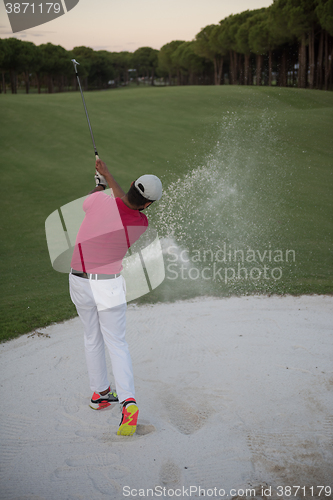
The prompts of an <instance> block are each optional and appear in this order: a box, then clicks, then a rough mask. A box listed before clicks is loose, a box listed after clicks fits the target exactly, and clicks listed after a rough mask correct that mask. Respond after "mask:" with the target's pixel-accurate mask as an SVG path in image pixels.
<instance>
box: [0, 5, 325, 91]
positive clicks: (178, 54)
mask: <svg viewBox="0 0 333 500" xmlns="http://www.w3.org/2000/svg"><path fill="white" fill-rule="evenodd" d="M73 58H75V59H77V60H78V61H79V63H80V66H79V75H80V80H81V82H82V85H83V87H84V88H85V90H88V89H102V88H108V87H109V86H110V85H113V86H119V85H127V84H128V83H129V82H130V81H131V80H132V81H136V82H137V83H140V81H142V80H144V81H146V82H149V83H150V84H152V85H154V84H156V83H163V84H168V85H213V84H215V85H222V84H231V85H236V84H238V85H278V86H282V87H286V86H298V87H299V88H306V87H307V88H311V89H314V88H317V89H325V90H329V89H330V90H331V89H332V88H333V81H332V80H333V78H332V76H333V75H332V73H333V68H332V59H333V0H274V1H273V3H272V5H271V6H270V7H268V8H262V9H256V10H246V11H244V12H241V13H240V14H235V15H234V14H233V15H230V16H228V17H226V18H225V19H222V20H221V21H220V22H219V23H218V24H216V25H214V24H213V25H209V26H206V27H205V28H203V29H202V30H201V31H200V32H199V33H198V34H197V35H196V36H195V38H194V40H192V41H184V40H173V41H171V42H170V43H167V44H165V45H163V47H161V49H160V50H159V51H158V50H155V49H152V48H151V47H141V48H139V49H137V50H136V51H135V52H133V53H131V52H125V51H123V52H109V51H106V50H98V51H95V50H93V49H91V48H89V47H84V46H81V47H75V48H74V49H73V50H72V51H67V50H66V49H64V48H63V47H61V46H60V45H53V44H51V43H47V44H42V45H39V46H36V45H35V44H33V43H32V42H24V41H21V40H18V39H16V38H7V39H0V71H1V82H0V88H1V92H6V91H7V88H10V89H11V91H12V93H16V92H17V88H18V86H22V84H23V85H24V86H25V91H26V92H27V93H29V90H30V88H31V86H33V87H35V88H36V89H37V91H38V92H39V93H40V92H41V91H42V89H44V91H47V92H49V93H52V92H54V91H59V92H62V91H64V90H70V89H76V88H77V82H76V78H75V75H74V71H73V65H72V63H71V59H73Z"/></svg>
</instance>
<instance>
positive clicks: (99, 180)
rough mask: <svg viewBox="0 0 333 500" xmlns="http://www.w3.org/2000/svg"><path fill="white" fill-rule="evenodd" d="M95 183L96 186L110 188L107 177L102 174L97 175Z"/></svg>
mask: <svg viewBox="0 0 333 500" xmlns="http://www.w3.org/2000/svg"><path fill="white" fill-rule="evenodd" d="M95 182H96V186H103V188H104V189H106V188H107V187H108V183H107V182H106V179H105V177H104V176H103V175H101V174H100V173H96V174H95Z"/></svg>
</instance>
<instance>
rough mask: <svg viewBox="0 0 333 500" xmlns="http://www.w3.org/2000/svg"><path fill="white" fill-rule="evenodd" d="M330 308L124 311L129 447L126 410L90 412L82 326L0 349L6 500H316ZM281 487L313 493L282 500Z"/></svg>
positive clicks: (291, 303) (328, 423)
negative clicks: (134, 408)
mask: <svg viewBox="0 0 333 500" xmlns="http://www.w3.org/2000/svg"><path fill="white" fill-rule="evenodd" d="M332 306H333V297H324V296H303V297H299V298H297V297H249V298H246V297H243V298H230V299H204V300H195V301H189V302H178V303H175V304H158V305H154V306H142V307H137V306H135V305H130V306H129V308H128V328H127V339H128V342H129V344H130V351H131V354H132V360H133V365H134V373H135V382H136V390H137V394H136V396H137V401H138V404H139V408H140V416H139V424H140V425H139V426H138V432H137V434H136V435H135V436H133V437H120V436H117V435H116V431H117V428H118V424H119V420H120V413H119V405H115V407H114V408H112V409H110V408H109V409H107V410H104V411H99V412H97V411H93V410H91V409H90V408H89V406H88V402H89V398H90V397H91V393H90V390H89V385H88V377H87V371H86V364H85V357H84V350H83V338H82V330H81V324H80V321H79V319H78V318H76V319H73V320H71V321H68V322H65V323H62V324H57V325H53V326H50V327H48V328H45V329H41V330H38V331H39V332H42V333H43V335H40V336H38V335H37V333H35V334H33V335H24V336H22V337H20V338H19V339H16V340H13V341H10V342H8V343H6V344H2V345H0V350H1V367H2V368H1V402H2V404H1V410H0V413H1V476H0V480H1V486H0V488H1V494H0V498H1V499H4V500H5V499H11V500H13V499H17V500H18V499H20V500H23V499H30V500H32V499H36V500H37V499H38V500H41V499H46V500H67V499H68V500H74V499H83V500H88V499H89V500H90V499H93V500H99V499H109V498H110V499H118V498H126V496H124V495H123V493H124V492H125V493H126V492H128V489H125V490H124V491H123V487H124V486H128V487H129V488H131V489H132V490H133V491H132V494H133V495H132V496H129V497H128V498H134V495H135V493H137V498H139V495H140V498H147V495H150V498H151V496H152V491H147V489H148V488H154V487H156V486H159V487H160V488H158V489H157V490H156V491H157V493H156V498H157V497H158V496H157V495H159V498H172V494H173V493H175V496H174V497H173V498H175V497H176V496H178V497H181V498H188V496H189V495H190V493H191V494H192V498H195V497H199V496H200V497H201V498H207V497H208V495H211V494H212V496H211V498H222V494H223V492H220V494H219V492H218V490H219V489H221V488H224V489H225V491H226V495H229V497H227V496H225V497H224V498H231V496H235V497H236V494H234V493H235V492H232V493H231V494H230V489H231V488H235V489H238V488H242V489H245V488H250V486H252V487H257V495H256V498H264V497H263V495H261V494H260V491H261V485H265V488H267V487H268V486H271V487H272V495H271V496H267V498H272V499H277V498H317V493H318V492H319V490H318V489H317V488H316V487H317V486H319V485H325V486H328V485H331V484H332V478H333V447H332V441H333V397H332V396H333V366H332V358H333V356H332V355H333V348H332V324H333V307H332ZM109 366H110V364H109ZM110 373H111V371H110ZM279 485H282V486H286V485H299V486H303V487H305V489H304V490H303V491H300V492H299V495H298V496H296V497H295V495H294V494H295V490H293V495H294V496H292V497H290V496H288V495H282V496H278V495H277V493H278V492H279V491H280V490H279V489H278V486H279ZM190 486H192V490H190V489H189V488H190ZM311 486H313V487H314V490H313V491H314V493H313V494H312V490H310V487H311ZM199 487H201V488H202V491H201V492H200V493H201V495H199V492H198V491H196V490H195V488H199ZM163 488H165V490H163ZM182 488H184V490H183V489H182ZM214 488H217V490H214ZM168 489H169V494H168V493H167V490H168ZM203 490H205V491H203ZM304 491H305V495H304ZM326 491H327V490H326ZM158 492H160V493H158ZM164 492H165V495H164V494H163V493H164ZM202 493H205V494H203V495H202ZM143 495H146V496H145V497H144V496H143ZM187 495H188V496H187ZM205 495H206V496H205ZM237 498H238V497H237ZM242 498H250V496H249V495H248V496H247V497H246V496H243V497H242ZM251 498H254V497H253V496H252V497H251ZM265 498H266V497H265ZM320 498H332V496H331V495H330V496H324V493H322V495H321V497H320Z"/></svg>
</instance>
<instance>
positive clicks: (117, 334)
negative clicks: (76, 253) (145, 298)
mask: <svg viewBox="0 0 333 500" xmlns="http://www.w3.org/2000/svg"><path fill="white" fill-rule="evenodd" d="M69 289H70V296H71V299H72V301H73V303H74V304H75V306H76V310H77V312H78V315H79V317H80V319H81V321H82V323H83V328H84V346H85V354H86V360H87V366H88V374H89V380H90V388H91V390H92V391H94V392H103V391H104V390H106V389H107V388H108V387H109V385H110V384H109V380H108V376H107V369H106V361H105V347H104V346H105V345H106V346H107V349H108V351H109V354H110V358H111V363H112V371H113V376H114V379H115V386H116V391H117V394H118V398H119V401H120V402H122V401H124V400H125V399H127V398H134V397H135V391H134V380H133V369H132V361H131V357H130V353H129V350H128V345H127V342H126V340H125V331H126V307H127V306H126V285H125V280H124V278H123V277H122V276H119V277H118V278H115V279H108V280H92V279H85V278H80V277H79V276H74V275H73V274H70V275H69Z"/></svg>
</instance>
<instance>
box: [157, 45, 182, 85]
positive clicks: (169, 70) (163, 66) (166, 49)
mask: <svg viewBox="0 0 333 500" xmlns="http://www.w3.org/2000/svg"><path fill="white" fill-rule="evenodd" d="M182 43H184V41H183V40H173V41H172V42H170V43H166V44H165V45H163V47H161V49H160V52H159V54H158V68H159V71H160V72H162V74H163V73H164V74H167V75H168V77H169V85H171V82H172V78H173V76H175V75H177V76H178V75H179V71H180V68H179V67H177V66H175V63H174V61H173V60H172V54H173V53H174V51H175V50H176V49H177V47H179V45H181V44H182ZM178 79H179V78H178Z"/></svg>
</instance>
